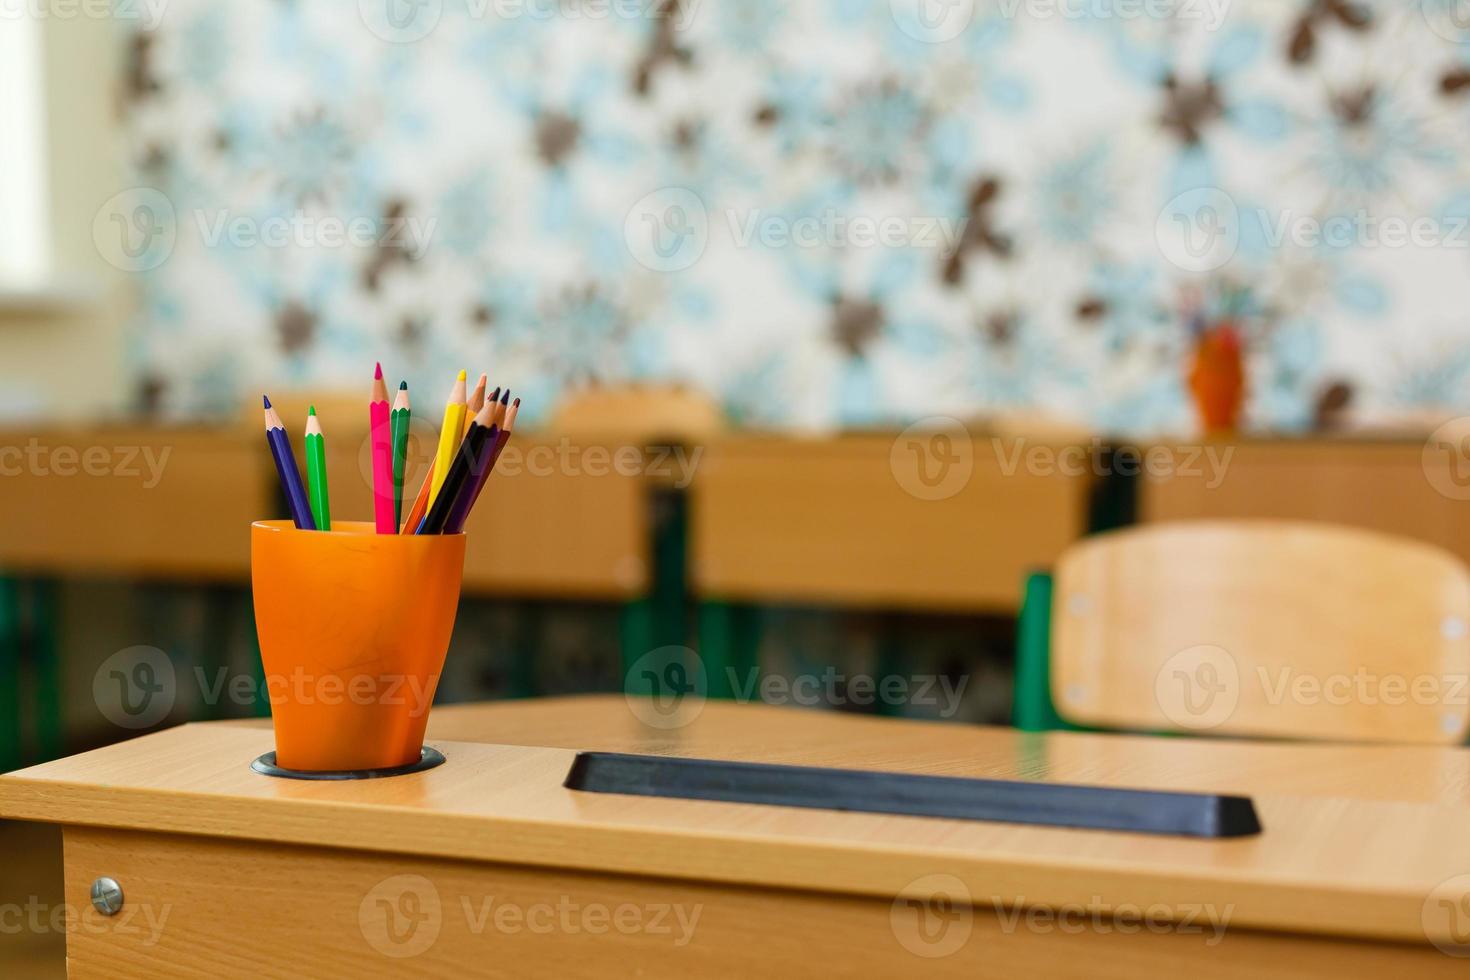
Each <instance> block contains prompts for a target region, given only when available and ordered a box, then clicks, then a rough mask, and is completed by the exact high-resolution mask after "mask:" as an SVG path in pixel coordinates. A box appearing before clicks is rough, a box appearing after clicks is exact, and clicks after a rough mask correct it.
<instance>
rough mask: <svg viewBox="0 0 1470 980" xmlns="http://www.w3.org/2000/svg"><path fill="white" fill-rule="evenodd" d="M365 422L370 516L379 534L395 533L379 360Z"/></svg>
mask: <svg viewBox="0 0 1470 980" xmlns="http://www.w3.org/2000/svg"><path fill="white" fill-rule="evenodd" d="M368 422H369V424H370V425H371V426H372V447H373V516H374V518H375V519H376V522H377V531H378V533H379V534H397V533H398V521H397V519H396V518H395V517H394V516H393V436H392V428H391V426H390V425H389V407H388V387H387V385H385V384H383V365H381V364H379V365H378V367H377V373H376V374H374V375H373V397H372V401H370V402H369V403H368Z"/></svg>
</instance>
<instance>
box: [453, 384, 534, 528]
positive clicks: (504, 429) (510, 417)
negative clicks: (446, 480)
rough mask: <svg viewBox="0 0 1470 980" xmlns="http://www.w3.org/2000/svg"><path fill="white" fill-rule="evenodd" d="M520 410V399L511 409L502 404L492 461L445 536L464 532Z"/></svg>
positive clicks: (497, 422) (477, 479)
mask: <svg viewBox="0 0 1470 980" xmlns="http://www.w3.org/2000/svg"><path fill="white" fill-rule="evenodd" d="M505 396H506V397H507V398H509V397H510V392H509V391H506V393H505ZM520 409H521V400H520V399H519V398H517V399H516V400H515V401H514V402H513V403H511V405H510V406H509V407H507V406H506V405H505V403H504V402H503V401H502V402H501V405H500V408H499V409H498V411H497V418H496V419H495V423H494V424H495V427H496V429H497V432H496V434H495V445H494V447H492V448H491V450H490V461H489V462H488V463H487V464H486V465H485V467H484V468H483V469H482V470H481V471H480V474H479V476H478V477H477V478H476V479H475V485H474V488H473V489H472V490H471V491H470V492H469V494H467V495H466V496H465V497H464V498H463V500H462V502H461V505H459V506H456V507H455V509H454V510H453V511H452V512H451V513H450V515H449V521H448V523H446V524H445V526H444V533H445V534H458V533H459V532H460V531H463V530H464V525H465V521H467V520H469V517H470V511H472V510H474V509H475V504H476V503H477V502H479V499H480V494H481V492H483V491H484V489H485V484H486V483H488V482H489V481H490V474H491V473H493V472H495V464H496V463H497V462H499V461H500V454H501V453H502V452H504V451H505V444H506V443H507V442H509V441H510V433H511V430H512V429H514V428H515V424H516V413H517V412H519V411H520Z"/></svg>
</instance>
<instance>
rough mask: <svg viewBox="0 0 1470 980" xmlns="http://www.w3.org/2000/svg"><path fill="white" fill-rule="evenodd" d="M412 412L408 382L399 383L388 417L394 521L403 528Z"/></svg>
mask: <svg viewBox="0 0 1470 980" xmlns="http://www.w3.org/2000/svg"><path fill="white" fill-rule="evenodd" d="M411 416H412V410H411V409H410V408H409V406H408V382H407V381H400V382H399V383H398V395H397V396H396V397H395V398H394V399H393V411H392V413H391V414H390V415H389V416H388V441H389V442H390V443H391V445H392V447H393V521H394V524H395V525H396V526H397V527H402V526H403V471H404V469H405V468H406V467H407V465H408V420H409V418H410V417H411Z"/></svg>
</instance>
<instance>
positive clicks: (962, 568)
mask: <svg viewBox="0 0 1470 980" xmlns="http://www.w3.org/2000/svg"><path fill="white" fill-rule="evenodd" d="M935 437H938V438H946V437H948V438H949V439H950V442H949V443H947V444H945V445H947V446H948V447H949V448H948V449H945V450H942V451H941V450H937V449H934V448H932V447H931V446H930V440H931V439H932V438H935ZM963 438H964V436H963V435H962V434H955V435H952V434H950V433H948V432H945V431H939V432H936V433H932V434H925V433H918V434H910V435H903V434H899V433H890V434H883V435H876V434H875V435H852V436H841V437H836V438H828V439H800V438H779V437H773V436H748V437H739V436H736V437H731V438H728V439H723V440H720V441H717V442H715V443H714V444H712V445H711V446H710V447H709V449H708V451H707V452H706V453H705V457H704V460H703V462H702V464H701V466H700V468H699V475H698V477H697V479H696V480H695V482H694V484H693V486H692V488H691V490H692V494H693V499H692V502H691V534H690V537H691V541H690V548H691V567H692V572H693V581H694V586H695V589H696V590H697V592H698V594H699V595H700V597H701V598H708V599H716V600H720V601H734V602H745V601H750V602H760V601H773V600H774V601H783V602H810V603H815V604H822V605H829V604H830V605H839V606H867V607H883V608H891V609H925V610H932V611H944V610H951V611H976V610H978V611H990V612H993V611H1002V612H1005V611H1014V610H1015V609H1016V608H1017V606H1018V605H1019V603H1020V596H1021V585H1022V582H1023V580H1024V578H1025V573H1026V572H1027V571H1030V570H1031V569H1033V568H1036V567H1042V566H1046V565H1049V564H1050V563H1051V562H1052V561H1054V560H1055V559H1056V557H1057V556H1058V555H1059V554H1061V552H1062V549H1064V548H1065V547H1066V546H1067V545H1069V544H1071V543H1072V542H1073V541H1075V540H1076V539H1077V538H1078V537H1080V536H1081V535H1082V534H1083V533H1085V532H1086V530H1087V504H1088V491H1089V490H1090V489H1091V486H1092V483H1093V480H1092V478H1091V475H1090V474H1087V473H1075V474H1072V475H1069V474H1067V473H1062V472H1060V471H1058V470H1056V469H1054V468H1053V469H1047V468H1037V467H1036V466H1028V465H1027V464H1026V462H1025V457H1024V453H1025V452H1026V451H1027V450H1028V449H1039V450H1041V451H1042V452H1045V453H1050V454H1055V453H1057V452H1059V451H1060V449H1061V448H1062V447H1060V446H1054V445H1051V446H1049V445H1046V444H1045V443H1044V442H1042V441H1040V440H1031V441H1029V442H1028V441H1026V440H1024V439H1019V440H1018V439H1017V438H1015V437H999V436H997V437H995V438H994V439H992V438H991V437H990V436H989V435H986V434H982V433H979V432H976V433H974V434H973V435H971V436H970V437H969V439H968V441H967V442H964V443H960V442H958V440H963ZM1018 448H1019V450H1020V451H1021V453H1022V454H1023V455H1020V456H1014V457H1013V456H1012V455H1008V454H1014V453H1015V452H1016V450H1017V449H1018ZM1050 458H1051V457H1050V456H1048V457H1047V459H1050ZM945 460H949V461H950V462H948V463H946V462H945Z"/></svg>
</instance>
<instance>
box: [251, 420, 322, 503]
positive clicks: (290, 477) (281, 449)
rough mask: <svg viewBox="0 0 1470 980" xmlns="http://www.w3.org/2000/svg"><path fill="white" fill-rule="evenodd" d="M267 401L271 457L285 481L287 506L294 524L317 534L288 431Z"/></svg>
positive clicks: (266, 431) (282, 485) (266, 435)
mask: <svg viewBox="0 0 1470 980" xmlns="http://www.w3.org/2000/svg"><path fill="white" fill-rule="evenodd" d="M263 397H264V398H265V441H266V442H268V443H270V447H271V456H272V457H273V458H274V459H275V461H276V473H277V474H279V475H280V477H281V487H282V488H283V489H284V490H285V491H286V504H287V505H288V506H289V507H290V508H291V520H293V521H295V522H296V526H297V527H298V528H300V529H301V530H303V531H315V530H316V522H314V521H313V520H312V519H311V504H310V503H309V502H308V501H307V499H306V486H305V485H304V484H303V483H302V482H301V471H300V470H298V469H297V468H296V457H295V456H293V455H291V440H290V439H289V438H288V437H287V436H286V427H285V426H284V425H282V424H281V417H280V416H279V415H277V414H276V410H275V409H274V408H271V400H270V396H269V395H266V396H263Z"/></svg>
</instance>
